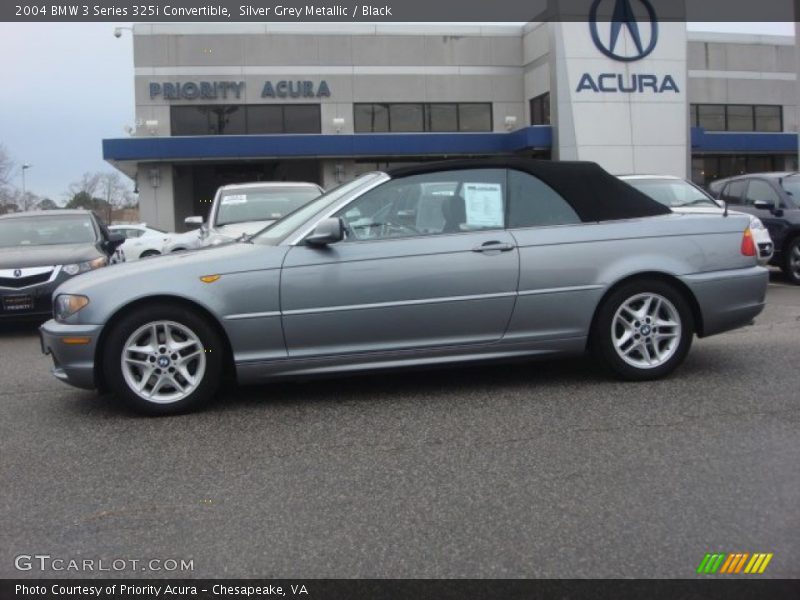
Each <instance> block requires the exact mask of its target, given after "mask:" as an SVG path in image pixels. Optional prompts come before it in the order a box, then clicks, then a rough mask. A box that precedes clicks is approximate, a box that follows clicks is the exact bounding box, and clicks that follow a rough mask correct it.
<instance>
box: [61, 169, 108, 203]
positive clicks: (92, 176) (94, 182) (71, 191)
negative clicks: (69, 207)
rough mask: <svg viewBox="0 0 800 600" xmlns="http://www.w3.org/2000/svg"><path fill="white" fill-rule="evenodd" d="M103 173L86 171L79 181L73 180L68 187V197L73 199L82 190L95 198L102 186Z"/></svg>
mask: <svg viewBox="0 0 800 600" xmlns="http://www.w3.org/2000/svg"><path fill="white" fill-rule="evenodd" d="M101 175H102V174H101V173H84V174H83V175H82V176H81V178H80V179H79V180H78V181H73V182H72V183H70V184H69V187H68V188H67V196H68V199H71V198H73V197H75V196H77V195H78V194H80V193H81V192H83V193H84V194H87V195H89V197H92V198H94V196H95V194H96V193H97V190H98V188H99V187H100V177H101Z"/></svg>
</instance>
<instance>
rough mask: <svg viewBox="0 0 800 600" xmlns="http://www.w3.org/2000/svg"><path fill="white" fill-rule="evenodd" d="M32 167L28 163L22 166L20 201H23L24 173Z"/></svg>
mask: <svg viewBox="0 0 800 600" xmlns="http://www.w3.org/2000/svg"><path fill="white" fill-rule="evenodd" d="M32 166H33V165H31V164H28V163H23V164H22V200H23V202H24V201H25V171H27V170H28V169H30V168H31V167H32Z"/></svg>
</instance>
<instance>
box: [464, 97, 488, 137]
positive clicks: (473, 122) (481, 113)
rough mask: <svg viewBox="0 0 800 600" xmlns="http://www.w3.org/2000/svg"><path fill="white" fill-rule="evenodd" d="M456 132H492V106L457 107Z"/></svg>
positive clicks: (467, 105)
mask: <svg viewBox="0 0 800 600" xmlns="http://www.w3.org/2000/svg"><path fill="white" fill-rule="evenodd" d="M458 130H459V131H491V130H492V105H491V104H478V103H474V104H459V105H458Z"/></svg>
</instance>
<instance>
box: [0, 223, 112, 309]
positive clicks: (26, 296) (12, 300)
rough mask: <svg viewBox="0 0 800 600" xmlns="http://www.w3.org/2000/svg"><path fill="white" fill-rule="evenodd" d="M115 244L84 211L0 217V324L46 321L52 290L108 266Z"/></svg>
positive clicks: (50, 307) (105, 229)
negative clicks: (2, 321) (16, 320)
mask: <svg viewBox="0 0 800 600" xmlns="http://www.w3.org/2000/svg"><path fill="white" fill-rule="evenodd" d="M121 243H122V236H121V235H119V234H117V233H112V232H109V231H108V229H107V228H106V226H105V225H104V224H103V222H102V221H101V220H100V218H99V217H97V216H96V215H95V214H94V213H92V212H89V211H86V210H47V211H37V212H20V213H11V214H7V215H2V216H0V301H1V303H0V318H11V319H14V318H20V317H44V316H51V315H52V313H53V305H52V298H51V295H52V292H53V290H54V289H56V288H57V287H58V285H59V284H61V283H63V282H64V281H66V280H68V279H70V278H72V277H74V276H75V275H78V274H79V273H84V272H87V271H92V270H94V269H98V268H100V267H105V266H106V265H108V264H109V261H110V258H111V256H113V254H114V251H115V250H116V248H117V246H119V245H120V244H121Z"/></svg>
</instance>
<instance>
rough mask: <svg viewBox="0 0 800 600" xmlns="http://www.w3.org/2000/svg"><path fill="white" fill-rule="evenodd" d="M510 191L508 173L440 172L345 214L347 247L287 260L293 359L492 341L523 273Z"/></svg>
mask: <svg viewBox="0 0 800 600" xmlns="http://www.w3.org/2000/svg"><path fill="white" fill-rule="evenodd" d="M505 189H506V181H505V170H504V169H467V170H458V171H447V172H436V173H429V174H422V175H413V176H409V177H403V178H398V179H393V180H390V181H388V182H386V183H384V184H382V185H380V186H378V187H376V188H374V189H372V190H370V191H368V192H366V193H365V194H363V195H361V196H360V197H358V198H357V199H356V200H354V201H353V202H351V203H350V204H348V205H347V206H346V207H344V208H343V209H341V210H340V211H339V212H338V213H337V214H336V215H335V216H338V217H340V218H342V219H343V221H344V223H345V227H346V231H347V238H346V239H345V240H344V241H342V242H339V243H336V244H331V245H329V246H326V247H322V248H318V247H312V246H306V245H302V244H300V245H297V246H294V247H292V248H291V249H290V250H289V252H288V253H287V255H286V259H285V261H284V265H283V271H282V277H281V310H282V313H283V326H284V335H285V338H286V345H287V350H288V353H289V355H290V356H295V357H298V356H313V355H330V354H341V353H364V352H385V351H397V350H412V349H424V348H428V349H430V348H433V347H442V346H451V347H452V346H462V345H467V344H480V343H490V342H495V341H497V340H499V339H500V338H501V337H502V336H503V333H504V332H505V329H506V327H507V325H508V322H509V319H510V317H511V313H512V310H513V306H514V300H515V296H516V290H517V283H518V275H519V257H518V253H517V249H516V246H515V244H514V238H513V237H512V236H511V235H510V234H508V233H507V232H506V231H505V230H504V225H505V195H506V194H505Z"/></svg>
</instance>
